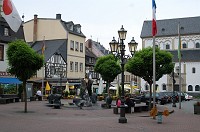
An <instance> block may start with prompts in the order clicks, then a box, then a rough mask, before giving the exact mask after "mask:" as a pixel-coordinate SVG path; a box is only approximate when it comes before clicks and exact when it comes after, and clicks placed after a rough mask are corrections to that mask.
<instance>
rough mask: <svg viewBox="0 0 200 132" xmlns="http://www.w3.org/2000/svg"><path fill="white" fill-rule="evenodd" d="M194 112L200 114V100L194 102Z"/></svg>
mask: <svg viewBox="0 0 200 132" xmlns="http://www.w3.org/2000/svg"><path fill="white" fill-rule="evenodd" d="M194 114H200V101H197V102H196V103H194Z"/></svg>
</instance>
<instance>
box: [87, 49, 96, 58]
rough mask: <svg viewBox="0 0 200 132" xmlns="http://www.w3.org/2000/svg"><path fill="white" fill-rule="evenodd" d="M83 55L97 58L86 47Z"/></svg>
mask: <svg viewBox="0 0 200 132" xmlns="http://www.w3.org/2000/svg"><path fill="white" fill-rule="evenodd" d="M85 55H86V56H88V57H93V58H97V56H96V55H95V54H93V52H91V51H90V50H89V49H88V48H87V47H85Z"/></svg>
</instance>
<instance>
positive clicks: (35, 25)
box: [33, 14, 38, 43]
mask: <svg viewBox="0 0 200 132" xmlns="http://www.w3.org/2000/svg"><path fill="white" fill-rule="evenodd" d="M37 16H38V15H36V14H35V15H34V20H33V21H34V24H33V43H34V42H35V41H36V40H37Z"/></svg>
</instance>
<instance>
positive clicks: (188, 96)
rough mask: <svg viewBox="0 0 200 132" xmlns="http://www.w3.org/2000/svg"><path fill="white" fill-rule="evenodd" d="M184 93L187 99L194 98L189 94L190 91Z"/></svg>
mask: <svg viewBox="0 0 200 132" xmlns="http://www.w3.org/2000/svg"><path fill="white" fill-rule="evenodd" d="M184 95H185V101H190V100H192V99H193V96H192V95H189V94H188V93H184Z"/></svg>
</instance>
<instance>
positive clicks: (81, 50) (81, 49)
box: [80, 43, 83, 52]
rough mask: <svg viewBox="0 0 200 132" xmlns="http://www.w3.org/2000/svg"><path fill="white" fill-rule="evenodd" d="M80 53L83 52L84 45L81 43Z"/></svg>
mask: <svg viewBox="0 0 200 132" xmlns="http://www.w3.org/2000/svg"><path fill="white" fill-rule="evenodd" d="M80 52H83V43H80Z"/></svg>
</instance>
